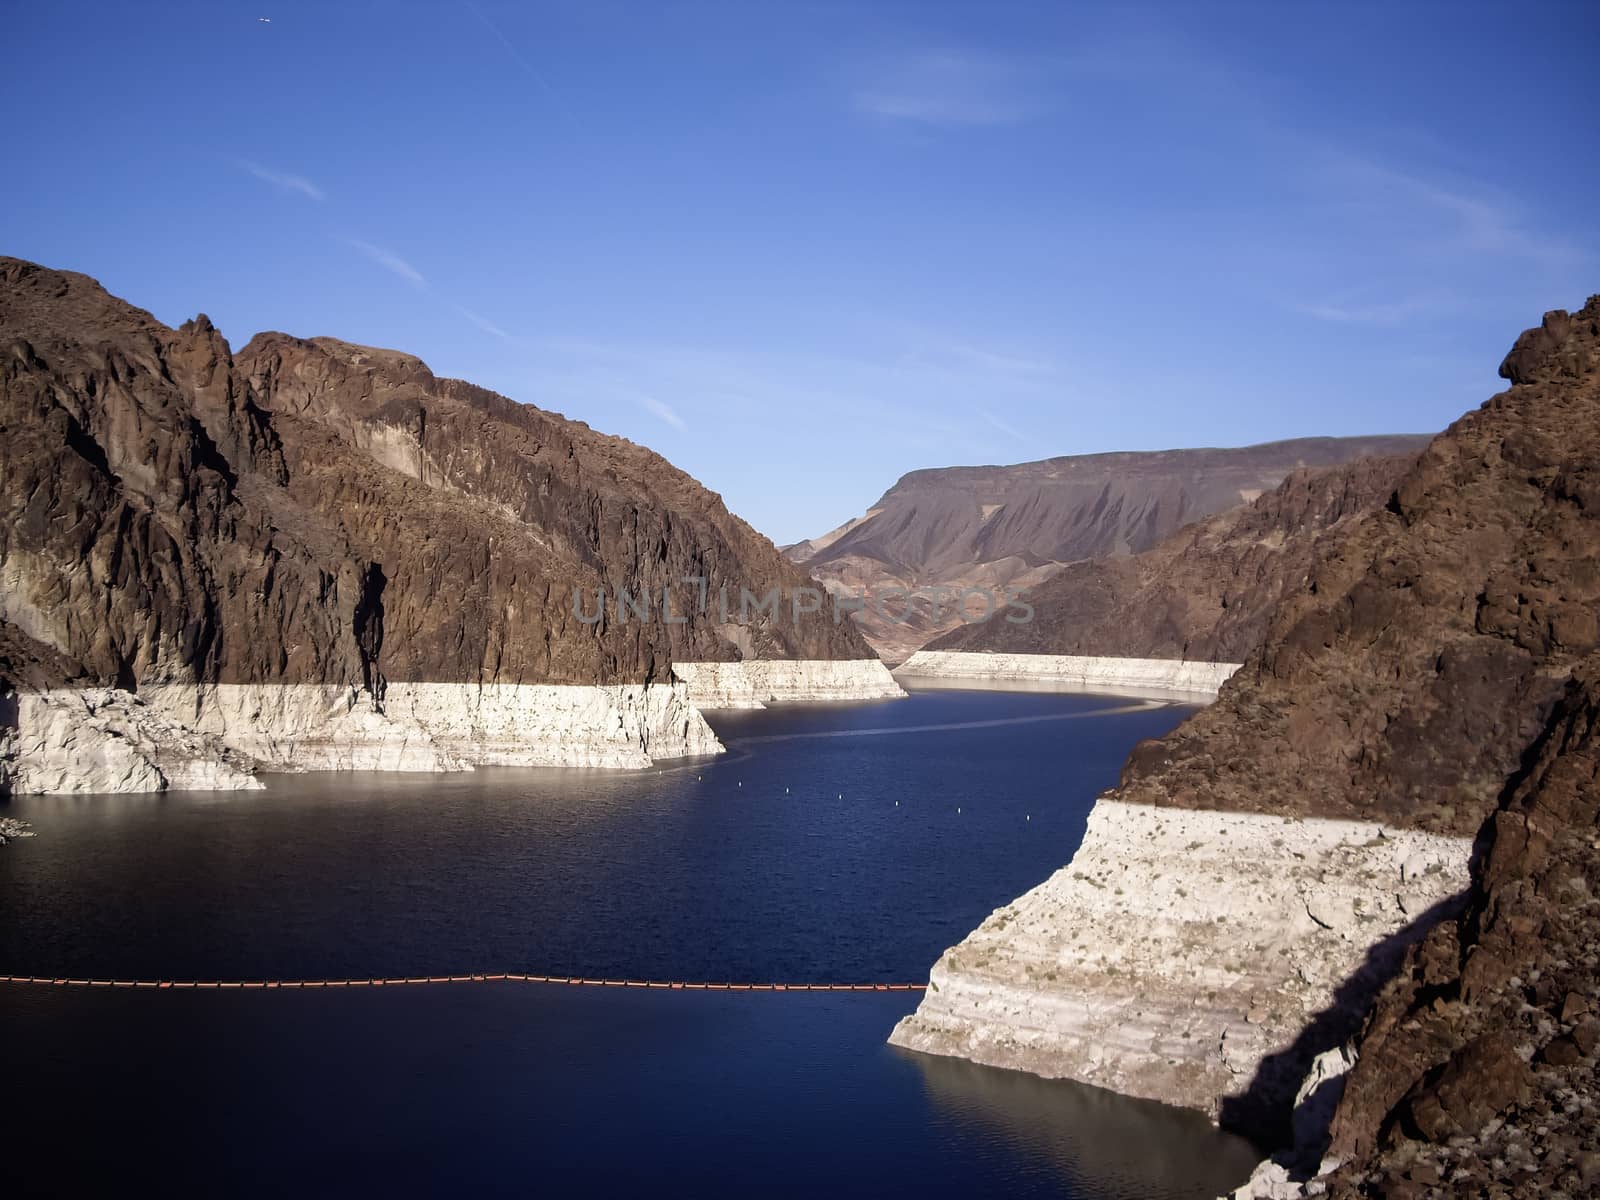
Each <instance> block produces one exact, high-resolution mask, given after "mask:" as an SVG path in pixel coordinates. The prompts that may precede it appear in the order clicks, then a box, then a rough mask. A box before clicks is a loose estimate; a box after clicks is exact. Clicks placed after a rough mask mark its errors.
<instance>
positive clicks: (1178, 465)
mask: <svg viewBox="0 0 1600 1200" xmlns="http://www.w3.org/2000/svg"><path fill="white" fill-rule="evenodd" d="M1426 442H1427V438H1425V437H1410V436H1394V437H1368V438H1300V439H1296V440H1292V441H1284V442H1269V443H1265V444H1263V445H1259V446H1246V447H1242V448H1238V449H1195V450H1165V451H1156V452H1149V453H1122V454H1090V455H1080V456H1073V457H1064V458H1052V459H1045V460H1043V461H1040V462H1031V463H1020V464H1017V465H1015V466H1005V467H947V468H943V469H938V470H926V471H913V472H912V473H911V474H909V475H906V476H904V477H903V478H901V479H900V480H899V482H897V483H896V484H895V485H894V486H893V487H892V488H890V489H889V490H888V491H887V492H885V493H884V495H883V497H882V498H881V499H880V500H879V501H878V502H877V504H875V505H873V507H872V508H871V509H870V510H869V511H868V512H867V513H866V514H864V515H863V516H861V517H858V518H856V519H855V520H853V521H850V522H848V523H847V524H846V525H844V526H841V527H840V528H839V529H837V530H834V531H833V532H832V533H829V534H826V535H824V536H822V537H820V538H814V539H811V540H809V541H806V542H801V543H799V544H798V545H796V546H792V547H790V548H789V550H788V553H789V555H790V557H791V558H793V559H794V560H795V561H797V562H801V563H804V564H805V565H806V566H807V568H808V569H810V570H811V571H812V572H813V573H814V574H815V575H816V576H817V577H818V578H819V579H821V580H823V581H824V582H826V583H827V584H828V585H829V586H830V587H831V588H835V589H838V590H841V591H845V592H848V593H851V594H855V593H858V592H859V591H860V590H862V589H866V590H868V591H869V592H872V593H886V592H888V590H889V589H894V588H901V589H905V590H907V591H910V592H923V593H926V592H927V590H928V589H933V588H940V587H943V588H949V589H952V590H953V591H959V590H960V589H962V588H967V587H976V588H987V589H993V590H995V591H996V592H999V591H1000V590H1002V589H1004V588H1005V587H1006V586H1008V585H1009V586H1013V587H1017V588H1034V587H1037V586H1038V585H1040V584H1042V583H1043V582H1044V581H1045V580H1046V579H1048V578H1050V577H1051V576H1052V575H1053V574H1055V572H1057V571H1059V570H1060V569H1061V568H1062V567H1063V566H1064V565H1065V564H1068V563H1074V562H1080V561H1083V560H1089V559H1108V558H1110V559H1114V558H1117V557H1120V556H1123V555H1127V554H1137V553H1139V552H1140V551H1143V550H1148V549H1150V548H1151V547H1153V546H1156V545H1157V544H1159V543H1160V542H1161V541H1162V540H1163V539H1165V538H1166V537H1168V536H1169V535H1170V534H1172V533H1174V532H1175V531H1176V530H1178V529H1179V528H1181V527H1182V526H1184V525H1187V524H1189V523H1190V522H1193V521H1197V520H1200V519H1201V518H1203V517H1206V516H1209V515H1211V514H1213V513H1218V512H1222V511H1224V510H1227V509H1231V508H1235V507H1237V506H1238V505H1240V504H1243V503H1247V502H1249V501H1251V500H1254V499H1256V498H1257V497H1258V496H1260V495H1261V494H1262V493H1263V492H1267V491H1270V490H1271V489H1273V488H1274V487H1276V486H1277V485H1278V484H1279V483H1280V482H1281V481H1282V480H1283V478H1284V477H1285V476H1286V475H1288V474H1289V473H1290V472H1292V471H1295V470H1297V469H1299V468H1315V467H1321V466H1329V465H1333V464H1339V463H1345V462H1349V461H1351V460H1353V459H1358V458H1366V457H1370V456H1374V455H1380V456H1381V455H1396V454H1405V453H1412V452H1415V451H1417V450H1420V449H1421V448H1422V446H1423V445H1424V444H1426ZM934 608H935V604H934V602H933V598H932V596H931V595H926V594H924V595H921V596H919V597H918V598H917V599H916V601H915V602H914V603H913V604H912V605H911V607H910V610H909V612H907V606H906V605H905V603H903V602H901V601H899V600H896V601H895V602H894V603H892V604H886V605H885V606H884V611H883V612H881V613H880V612H879V611H877V609H875V608H873V607H869V608H868V609H867V610H866V611H864V612H863V613H862V614H861V621H862V627H863V629H864V630H865V631H866V633H867V635H868V637H869V638H870V639H871V640H872V641H873V643H874V645H876V646H877V647H878V649H879V650H880V651H881V652H882V653H883V655H884V657H885V658H886V659H888V660H889V661H891V662H899V661H901V660H903V659H904V658H905V657H907V656H908V655H909V654H910V653H911V652H912V651H914V650H916V649H918V648H919V647H921V646H923V645H925V644H927V643H928V642H929V641H931V640H932V639H933V638H935V637H937V636H939V635H940V634H942V633H945V632H947V631H949V630H951V629H954V628H957V627H958V626H959V625H960V618H959V616H957V615H956V614H955V612H954V609H953V606H952V605H948V604H947V605H944V606H943V609H944V611H943V612H942V613H940V614H938V615H936V614H935V612H934ZM885 614H888V615H889V616H892V617H894V618H899V617H901V616H902V615H903V614H904V615H905V616H906V619H905V620H903V621H901V620H897V619H886V615H885ZM1016 648H1020V647H1016Z"/></svg>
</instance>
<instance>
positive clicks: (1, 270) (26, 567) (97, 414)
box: [0, 259, 871, 685]
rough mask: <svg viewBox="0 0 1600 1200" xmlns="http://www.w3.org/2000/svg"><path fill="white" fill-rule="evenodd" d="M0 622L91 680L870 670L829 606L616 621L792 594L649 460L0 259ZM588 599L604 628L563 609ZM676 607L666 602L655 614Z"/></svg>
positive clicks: (687, 487)
mask: <svg viewBox="0 0 1600 1200" xmlns="http://www.w3.org/2000/svg"><path fill="white" fill-rule="evenodd" d="M0 339H3V341H4V345H5V358H4V363H3V365H0V446H3V454H4V463H5V472H4V481H3V485H0V506H3V515H0V562H3V563H4V571H5V576H6V589H5V594H4V612H3V614H0V615H3V616H4V617H5V619H6V620H7V621H9V622H10V623H11V624H13V625H15V626H17V627H18V628H19V629H20V630H21V631H22V632H23V633H25V634H27V635H29V636H31V637H32V638H33V639H35V640H37V641H38V642H41V643H44V644H45V645H47V646H49V647H51V648H53V649H54V650H55V651H57V652H59V653H60V654H63V655H66V656H68V657H70V658H71V659H74V660H76V661H77V662H78V663H80V664H82V666H83V668H84V670H85V672H86V673H87V674H88V675H89V676H91V677H93V678H94V679H96V680H98V681H101V682H107V683H110V682H122V683H127V684H133V685H137V684H138V683H139V682H141V681H149V680H163V681H165V680H174V679H181V680H185V681H189V680H192V681H197V682H240V683H249V682H262V681H274V682H291V683H296V682H308V681H314V682H330V683H332V682H338V683H361V682H365V681H368V680H370V679H378V678H381V679H406V680H438V681H452V682H453V681H474V682H476V681H485V682H488V681H503V682H557V683H596V682H644V681H649V680H652V679H658V678H661V677H662V676H663V674H664V672H665V671H666V668H667V665H668V663H669V662H670V661H671V660H673V659H674V658H679V659H688V660H725V659H730V658H737V657H741V656H766V657H786V658H841V657H845V658H848V657H865V656H867V655H869V654H870V653H871V652H870V650H869V649H868V648H867V647H866V645H865V644H864V643H863V642H862V641H861V639H860V636H859V634H857V633H856V632H855V631H854V630H853V629H851V628H849V627H848V626H843V627H841V626H837V625H835V624H834V622H833V621H832V619H831V616H830V615H828V614H826V613H821V614H815V615H811V614H805V615H802V616H801V618H800V619H799V620H798V621H795V620H793V619H790V614H787V613H785V614H782V618H783V619H777V620H774V619H770V618H769V617H768V616H767V615H765V614H763V615H762V616H761V617H760V618H759V619H758V620H757V622H755V623H752V624H750V625H748V626H743V627H739V628H723V627H720V624H719V621H718V616H719V614H718V613H717V612H716V611H715V607H714V606H711V608H710V611H708V612H705V613H702V612H700V611H698V608H697V606H694V605H686V606H684V608H685V609H686V611H683V612H682V613H681V615H682V616H683V618H684V622H683V623H682V624H669V623H667V622H663V621H657V620H652V621H648V622H646V621H629V622H626V623H619V622H618V621H616V620H615V614H614V611H613V607H612V606H611V602H610V600H609V597H614V596H615V593H616V590H617V589H619V588H626V589H629V591H630V592H631V593H632V594H633V595H634V596H638V595H640V594H643V593H650V594H652V595H654V596H657V597H659V595H660V592H661V589H662V587H664V586H667V587H671V588H673V589H675V603H677V604H679V605H683V601H684V599H685V598H686V597H687V596H688V595H689V594H690V592H691V591H693V590H694V589H693V588H687V589H686V588H685V585H683V584H682V583H681V582H680V581H681V579H682V577H684V576H704V577H705V578H706V579H707V581H708V586H709V587H710V589H712V592H713V593H715V590H716V589H717V588H718V587H719V586H720V585H722V584H729V585H731V586H732V588H733V589H734V595H735V596H737V594H738V591H737V589H738V588H739V587H741V586H748V587H750V588H752V589H758V588H761V589H764V588H766V587H769V586H772V585H781V586H783V587H796V586H800V585H803V584H805V583H806V582H808V580H807V577H806V575H805V574H804V572H802V571H800V570H798V569H796V568H795V567H793V566H791V565H789V564H788V563H787V562H786V561H785V560H784V559H783V557H782V556H781V555H780V554H779V553H778V552H777V550H776V549H775V548H774V547H773V546H772V545H771V544H770V543H769V542H767V541H766V539H764V538H762V537H761V536H760V535H758V534H756V533H755V532H754V531H753V530H751V529H750V528H749V527H748V526H747V525H745V524H744V523H743V522H742V521H740V520H738V519H737V518H736V517H733V516H732V515H730V514H729V513H728V511H727V510H726V509H725V508H724V507H723V505H722V503H721V501H720V500H719V499H718V498H717V497H716V496H714V495H712V494H711V493H710V492H708V491H706V490H705V489H704V488H703V487H701V486H700V485H699V484H697V483H696V482H695V481H694V480H693V479H691V478H690V477H689V476H687V475H685V474H684V473H683V472H681V471H679V470H677V469H676V468H674V467H673V466H671V465H670V464H669V463H667V462H666V461H665V460H664V459H662V458H661V457H660V456H658V455H656V454H653V453H651V452H650V451H648V450H646V449H644V448H642V447H640V446H636V445H634V444H632V443H630V442H627V441H625V440H623V439H620V438H614V437H607V436H604V435H602V434H598V433H595V432H594V431H593V430H591V429H589V428H588V427H587V426H585V425H583V424H582V423H580V422H576V421H569V420H566V419H565V418H562V417H560V416H558V415H556V414H554V413H549V412H545V411H542V410H540V409H537V408H534V407H532V406H530V405H524V404H518V403H515V402H513V401H511V400H508V399H506V398H505V397H503V396H498V395H496V394H494V393H492V392H488V391H485V390H484V389H482V388H477V387H474V386H472V385H471V384H467V383H462V382H460V381H457V380H444V379H438V378H436V377H435V376H434V375H433V374H432V373H431V372H430V371H429V370H428V368H427V367H426V365H424V364H423V363H422V362H421V361H420V360H419V359H417V358H414V357H412V356H410V355H406V354H400V353H396V352H393V351H384V350H368V349H364V348H362V347H357V346H351V345H348V344H346V343H343V342H338V341H334V340H332V339H326V338H317V339H311V340H301V339H298V338H291V337H288V336H286V335H283V334H263V335H261V336H258V337H257V338H255V339H254V340H253V341H252V342H251V343H250V344H249V345H248V346H246V347H245V348H244V350H243V351H241V352H240V353H239V354H238V355H237V356H235V355H232V354H230V352H229V348H228V345H227V343H226V342H225V341H224V340H223V338H222V335H221V334H220V333H218V332H217V331H216V330H215V329H214V328H213V327H212V326H211V323H210V322H209V321H208V320H207V319H206V318H205V317H203V316H202V317H198V318H196V319H195V320H194V321H191V322H189V323H188V324H186V325H184V326H183V327H182V328H181V329H177V330H173V329H168V328H166V327H165V326H163V325H161V324H160V323H159V322H157V321H156V320H155V319H154V318H152V317H150V316H149V315H148V314H147V313H144V312H141V311H140V310H138V309H135V308H133V307H132V306H130V305H127V304H125V303H123V302H122V301H120V300H117V299H115V298H113V297H111V296H109V295H108V294H107V293H105V292H104V291H103V290H102V289H101V288H100V287H99V285H98V284H96V283H95V282H94V281H93V280H91V279H88V278H87V277H85V276H82V275H75V274H71V273H68V272H58V271H50V270H46V269H44V268H42V267H38V266H35V265H33V264H30V263H26V262H21V261H18V260H15V259H3V260H0ZM574 587H577V588H580V589H582V590H583V600H584V605H583V607H584V611H585V614H586V615H592V614H593V613H594V611H595V599H594V597H595V589H596V588H599V587H605V588H607V595H608V609H607V616H606V618H605V619H603V620H601V621H599V622H597V623H595V624H592V625H590V624H584V623H582V622H580V621H579V620H578V619H577V618H576V617H575V615H574V602H573V588H574ZM675 615H679V614H678V613H676V612H675Z"/></svg>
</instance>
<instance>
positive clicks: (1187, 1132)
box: [896, 1050, 1261, 1200]
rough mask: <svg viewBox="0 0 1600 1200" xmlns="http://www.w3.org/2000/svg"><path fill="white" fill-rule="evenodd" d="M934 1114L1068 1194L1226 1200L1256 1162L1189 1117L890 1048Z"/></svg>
mask: <svg viewBox="0 0 1600 1200" xmlns="http://www.w3.org/2000/svg"><path fill="white" fill-rule="evenodd" d="M896 1052H897V1053H899V1054H902V1055H904V1056H905V1057H906V1058H908V1059H909V1060H910V1061H912V1062H914V1063H916V1064H917V1066H918V1067H919V1068H920V1069H921V1071H922V1080H923V1085H924V1087H925V1088H926V1089H927V1094H928V1097H929V1099H931V1100H932V1101H933V1102H934V1104H935V1105H937V1106H938V1107H939V1108H940V1109H941V1110H942V1111H944V1112H947V1113H950V1114H952V1115H953V1116H955V1117H957V1118H959V1119H962V1120H970V1121H977V1122H981V1123H982V1124H983V1125H985V1126H986V1127H987V1128H989V1129H992V1130H994V1131H995V1132H997V1133H998V1134H1000V1135H1001V1136H1002V1137H1004V1138H1006V1139H1007V1140H1008V1141H1011V1142H1013V1143H1016V1144H1018V1145H1020V1146H1022V1147H1023V1148H1025V1149H1026V1150H1028V1151H1030V1152H1032V1153H1034V1154H1037V1155H1039V1156H1040V1157H1042V1158H1044V1159H1046V1160H1048V1161H1049V1162H1050V1163H1052V1164H1053V1165H1054V1166H1055V1167H1057V1168H1058V1169H1059V1170H1060V1171H1061V1172H1062V1174H1063V1175H1065V1176H1066V1181H1067V1185H1068V1188H1067V1190H1068V1194H1069V1195H1075V1196H1083V1195H1092V1196H1117V1197H1128V1198H1129V1200H1134V1198H1136V1197H1137V1198H1138V1200H1193V1198H1197V1197H1205V1198H1206V1200H1210V1198H1211V1197H1215V1196H1221V1195H1226V1194H1227V1193H1228V1192H1229V1191H1230V1190H1232V1189H1233V1188H1236V1187H1238V1186H1239V1185H1240V1184H1241V1183H1243V1182H1244V1181H1245V1179H1246V1178H1248V1177H1249V1175H1250V1172H1251V1170H1252V1169H1253V1168H1254V1167H1255V1165H1256V1163H1257V1161H1259V1159H1260V1158H1261V1155H1260V1154H1258V1153H1257V1152H1256V1150H1255V1149H1254V1147H1252V1146H1251V1144H1250V1143H1249V1142H1248V1141H1246V1140H1245V1139H1244V1138H1241V1137H1236V1136H1234V1135H1233V1134H1228V1133H1223V1132H1221V1131H1220V1130H1218V1129H1217V1128H1216V1127H1215V1126H1214V1125H1212V1124H1211V1122H1210V1121H1208V1120H1206V1118H1205V1117H1203V1116H1202V1115H1201V1114H1199V1113H1197V1112H1190V1111H1188V1110H1187V1109H1180V1108H1172V1107H1170V1106H1168V1105H1165V1104H1156V1103H1154V1102H1152V1101H1149V1100H1136V1099H1134V1098H1133V1097H1131V1096H1120V1095H1118V1094H1117V1093H1116V1092H1108V1091H1106V1090H1105V1089H1104V1088H1097V1087H1090V1086H1089V1085H1088V1084H1082V1083H1074V1082H1072V1081H1071V1080H1065V1079H1041V1078H1040V1077H1039V1076H1037V1075H1029V1074H1026V1073H1025V1072H1022V1071H1004V1070H1000V1069H998V1068H995V1067H985V1066H980V1065H979V1064H977V1063H973V1062H968V1061H966V1060H965V1059H960V1058H946V1057H944V1056H942V1055H936V1054H919V1053H916V1052H915V1051H911V1050H897V1051H896Z"/></svg>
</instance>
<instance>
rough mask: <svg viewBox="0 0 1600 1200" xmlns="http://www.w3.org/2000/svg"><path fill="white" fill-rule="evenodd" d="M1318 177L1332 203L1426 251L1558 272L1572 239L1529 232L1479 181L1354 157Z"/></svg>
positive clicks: (1326, 167) (1326, 164)
mask: <svg viewBox="0 0 1600 1200" xmlns="http://www.w3.org/2000/svg"><path fill="white" fill-rule="evenodd" d="M1316 175H1317V177H1318V179H1319V182H1320V183H1322V184H1323V185H1325V186H1327V187H1328V188H1329V189H1330V190H1331V192H1332V194H1333V195H1334V196H1335V197H1339V198H1342V199H1343V200H1344V201H1345V202H1346V203H1348V204H1351V205H1354V206H1358V207H1360V208H1363V209H1365V210H1366V211H1368V212H1369V213H1371V214H1374V215H1375V216H1376V217H1377V218H1379V219H1380V220H1382V221H1385V222H1386V223H1387V224H1388V225H1389V226H1390V228H1391V230H1392V231H1393V232H1395V233H1399V234H1403V235H1405V236H1408V237H1411V238H1413V239H1415V242H1416V244H1418V245H1420V246H1421V247H1423V248H1428V247H1434V248H1437V249H1440V250H1444V251H1446V252H1448V253H1451V254H1469V255H1480V256H1494V257H1504V258H1520V259H1523V260H1525V261H1529V262H1533V263H1537V264H1539V265H1541V266H1563V265H1568V264H1570V263H1571V262H1572V261H1573V259H1574V258H1575V257H1580V256H1582V251H1580V250H1579V248H1578V247H1577V246H1575V245H1574V244H1573V243H1572V242H1571V241H1569V240H1567V239H1565V238H1561V237H1558V236H1554V235H1551V234H1548V233H1545V232H1542V231H1540V230H1538V229H1536V228H1534V227H1533V226H1532V224H1531V223H1530V222H1529V220H1528V219H1527V217H1526V215H1525V213H1524V212H1523V211H1522V209H1521V207H1520V206H1519V205H1518V204H1516V203H1515V202H1514V201H1512V200H1511V199H1509V198H1508V197H1506V196H1504V195H1501V194H1499V193H1498V192H1497V191H1496V190H1495V189H1493V188H1491V187H1489V186H1486V185H1484V184H1482V183H1480V182H1478V181H1475V180H1471V179H1465V178H1459V177H1453V178H1447V177H1445V176H1429V175H1425V174H1423V173H1421V172H1417V171H1414V170H1412V171H1402V170H1398V169H1396V168H1394V167H1390V166H1387V165H1385V164H1382V163H1379V162H1374V161H1371V160H1369V159H1366V158H1362V157H1359V156H1356V155H1350V154H1342V153H1337V152H1335V153H1328V154H1324V155H1322V156H1320V163H1319V165H1318V170H1317V172H1316Z"/></svg>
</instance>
